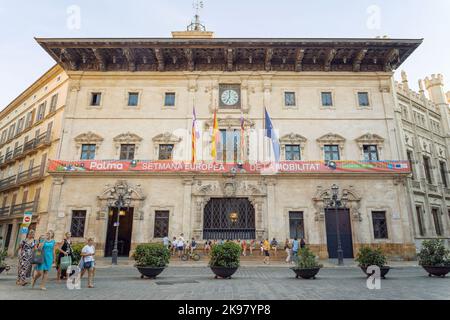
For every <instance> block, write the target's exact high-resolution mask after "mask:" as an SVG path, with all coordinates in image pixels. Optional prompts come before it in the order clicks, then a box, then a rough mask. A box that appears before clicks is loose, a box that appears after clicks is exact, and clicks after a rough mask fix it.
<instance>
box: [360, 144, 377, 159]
mask: <svg viewBox="0 0 450 320" xmlns="http://www.w3.org/2000/svg"><path fill="white" fill-rule="evenodd" d="M363 150H364V160H366V161H378V147H377V146H376V145H364V146H363Z"/></svg>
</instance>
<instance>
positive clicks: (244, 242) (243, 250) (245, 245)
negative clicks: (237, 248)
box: [241, 240, 247, 257]
mask: <svg viewBox="0 0 450 320" xmlns="http://www.w3.org/2000/svg"><path fill="white" fill-rule="evenodd" d="M241 248H242V255H243V256H244V257H245V256H247V241H246V240H242V242H241Z"/></svg>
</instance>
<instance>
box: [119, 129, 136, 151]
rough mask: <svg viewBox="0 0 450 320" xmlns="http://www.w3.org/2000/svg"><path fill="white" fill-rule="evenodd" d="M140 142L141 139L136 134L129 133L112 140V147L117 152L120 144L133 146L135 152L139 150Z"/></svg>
mask: <svg viewBox="0 0 450 320" xmlns="http://www.w3.org/2000/svg"><path fill="white" fill-rule="evenodd" d="M142 140H143V139H142V138H141V137H139V136H138V135H137V134H134V133H131V132H127V133H122V134H119V135H118V136H116V137H115V138H114V139H113V141H114V145H115V147H116V149H117V150H120V146H121V145H122V144H134V145H135V149H136V151H137V150H138V149H139V147H140V144H141V142H142Z"/></svg>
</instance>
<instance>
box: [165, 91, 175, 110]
mask: <svg viewBox="0 0 450 320" xmlns="http://www.w3.org/2000/svg"><path fill="white" fill-rule="evenodd" d="M164 106H166V107H174V106H175V92H166V95H165V97H164Z"/></svg>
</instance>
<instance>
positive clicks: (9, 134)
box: [8, 124, 16, 140]
mask: <svg viewBox="0 0 450 320" xmlns="http://www.w3.org/2000/svg"><path fill="white" fill-rule="evenodd" d="M15 130H16V125H15V124H13V125H12V126H11V127H9V133H8V140H9V139H12V138H14V133H15Z"/></svg>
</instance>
